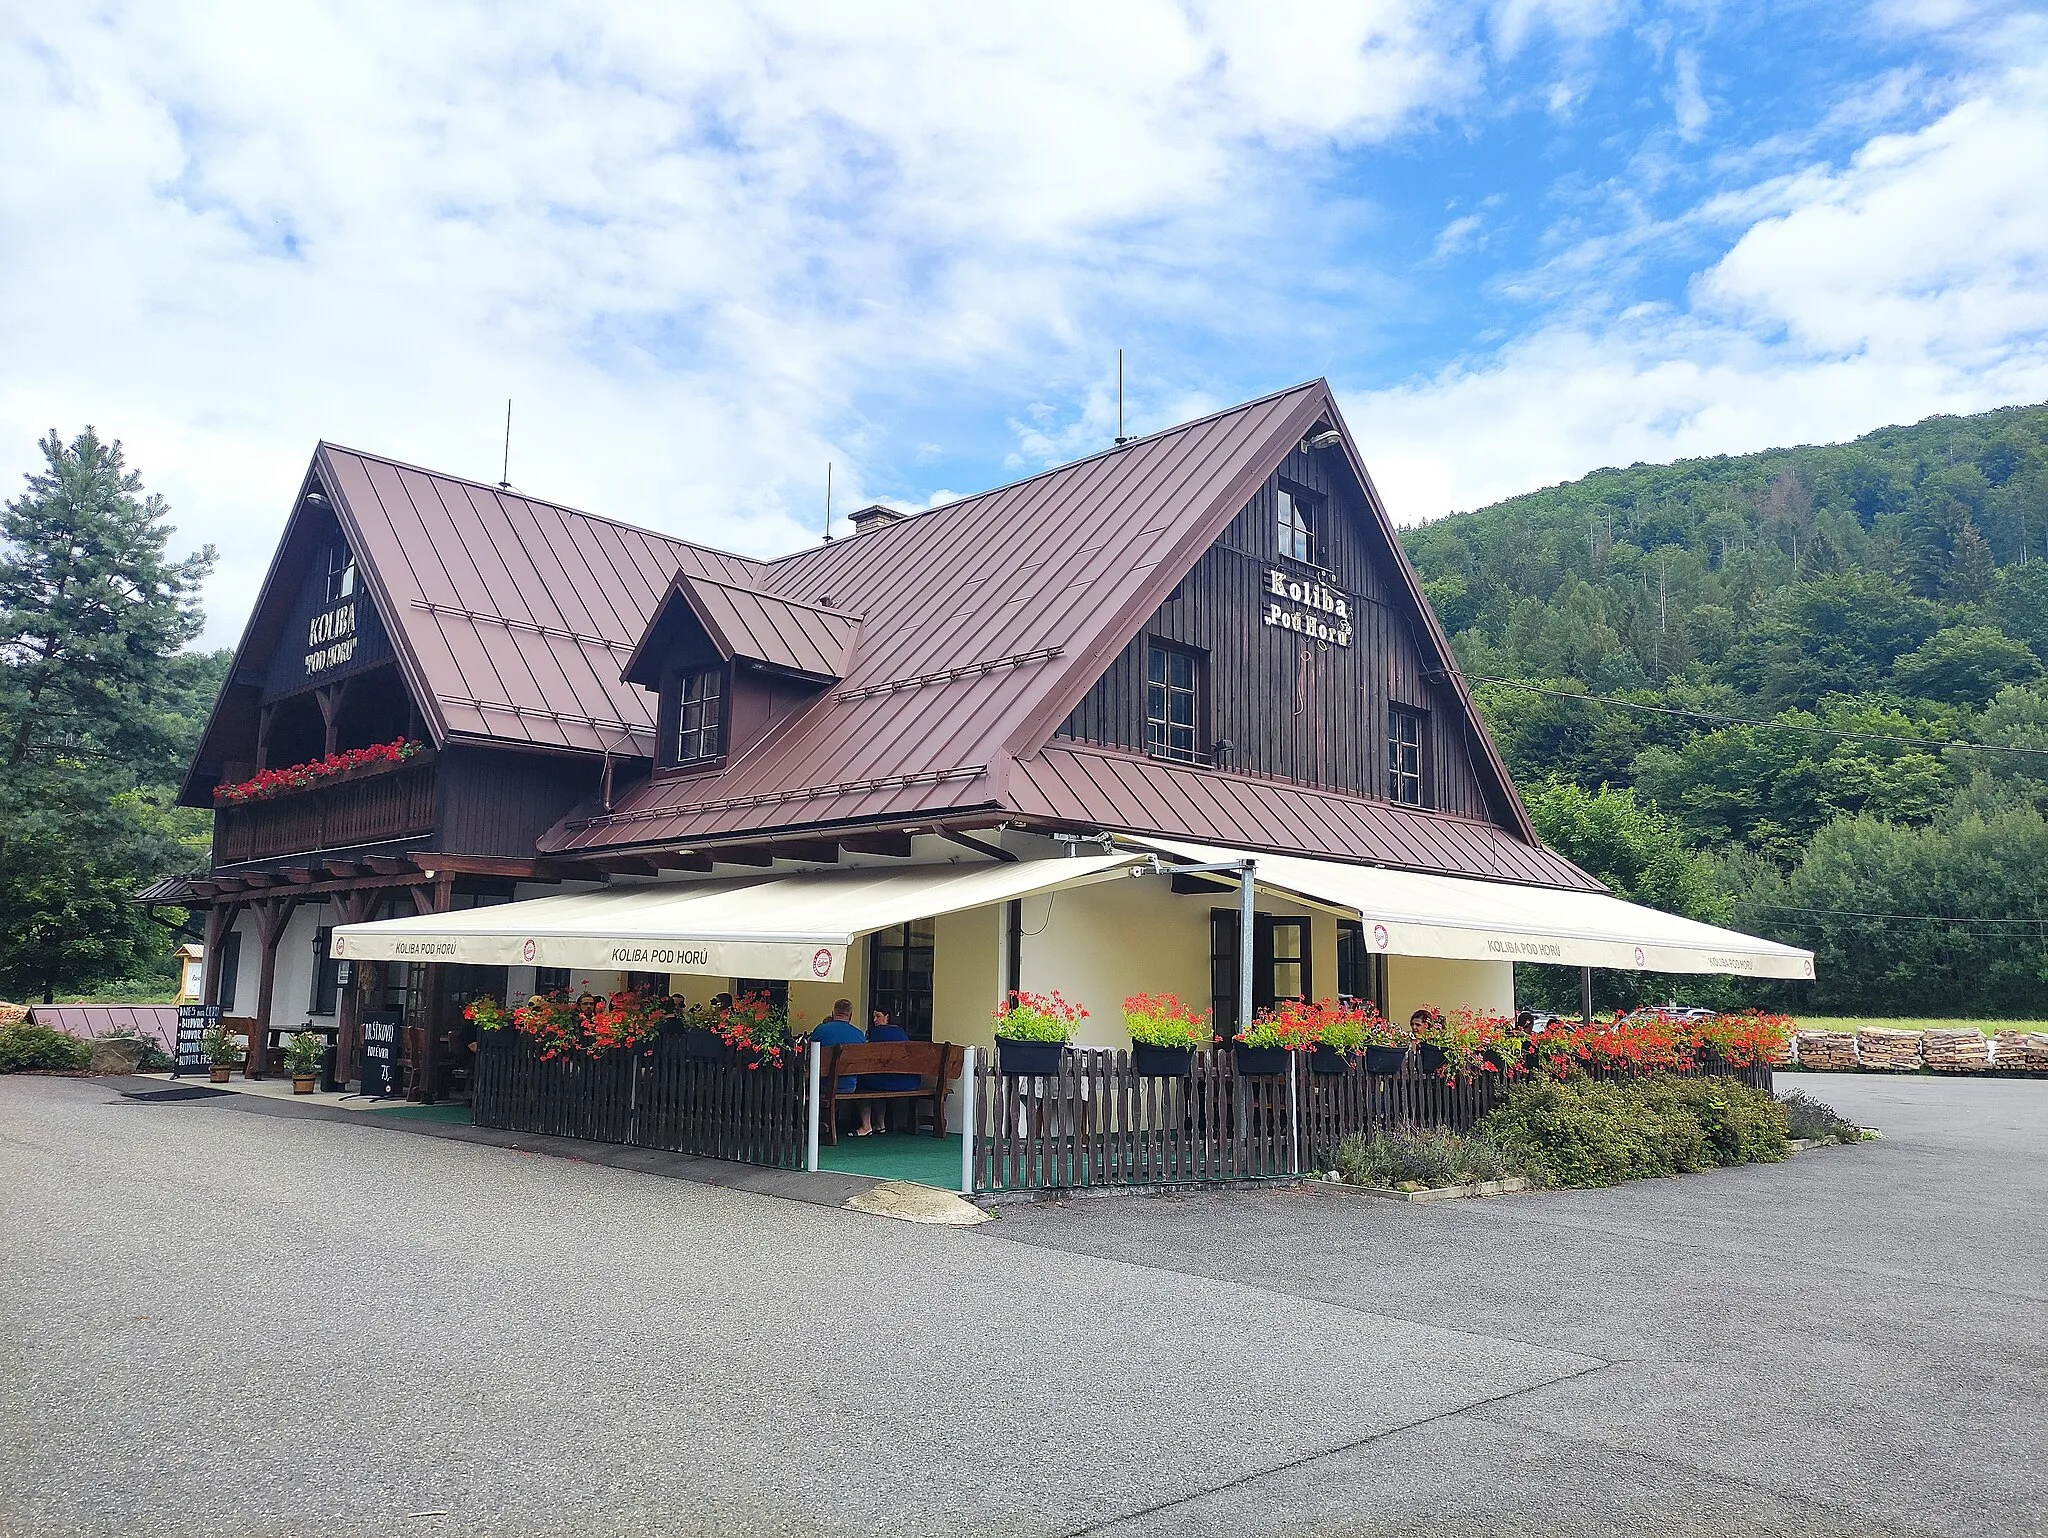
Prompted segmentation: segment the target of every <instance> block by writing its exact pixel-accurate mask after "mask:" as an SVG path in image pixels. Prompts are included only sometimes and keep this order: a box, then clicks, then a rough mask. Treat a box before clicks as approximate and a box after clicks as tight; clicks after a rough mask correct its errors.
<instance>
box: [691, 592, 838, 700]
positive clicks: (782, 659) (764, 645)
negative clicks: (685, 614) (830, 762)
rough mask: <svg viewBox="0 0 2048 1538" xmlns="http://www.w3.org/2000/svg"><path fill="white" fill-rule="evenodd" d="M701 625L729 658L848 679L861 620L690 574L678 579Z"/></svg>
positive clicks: (819, 676)
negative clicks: (848, 663) (850, 654)
mask: <svg viewBox="0 0 2048 1538" xmlns="http://www.w3.org/2000/svg"><path fill="white" fill-rule="evenodd" d="M676 591H677V593H678V594H679V595H680V596H681V597H683V598H684V599H686V600H687V601H688V602H689V605H690V608H691V609H692V611H694V612H695V614H696V616H697V619H698V621H699V623H701V624H702V625H703V626H704V628H705V630H706V631H707V632H709V633H710V636H711V639H712V641H713V642H714V643H715V644H716V645H717V646H718V649H719V650H720V651H721V652H723V653H724V654H725V655H726V656H727V657H746V658H749V659H751V660H752V661H755V662H765V663H766V664H768V666H770V667H776V668H784V669H787V670H788V671H790V672H793V673H806V674H809V675H810V676H812V677H814V678H844V677H845V676H846V657H847V653H848V651H849V650H851V649H852V646H853V637H854V632H855V631H857V630H858V629H859V628H860V616H859V615H858V614H847V613H845V612H843V611H841V610H839V609H830V608H824V607H821V606H820V605H817V604H811V603H800V602H798V601H797V600H795V599H792V598H780V597H777V596H776V595H775V594H773V593H764V592H762V591H760V590H759V589H758V588H754V587H743V586H740V585H738V584H735V583H731V582H720V581H717V580H716V579H714V578H711V577H700V576H692V575H690V574H688V573H685V574H683V575H682V576H680V577H678V578H677V579H676Z"/></svg>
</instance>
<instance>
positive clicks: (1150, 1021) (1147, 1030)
mask: <svg viewBox="0 0 2048 1538" xmlns="http://www.w3.org/2000/svg"><path fill="white" fill-rule="evenodd" d="M1124 1028H1125V1029H1126V1030H1128V1031H1129V1032H1130V1033H1131V1071H1132V1072H1134V1073H1138V1074H1142V1075H1144V1076H1145V1077H1147V1078H1154V1079H1184V1078H1186V1077H1187V1076H1188V1074H1189V1073H1190V1072H1192V1071H1193V1069H1194V1065H1195V1054H1196V1053H1197V1052H1205V1051H1207V1050H1208V1049H1209V1048H1210V1047H1212V1046H1214V1045H1215V1044H1216V1031H1215V1027H1213V1026H1212V1025H1211V1024H1210V1023H1209V1011H1208V1010H1206V1009H1190V1008H1188V1006H1187V1005H1185V1004H1183V1003H1181V1001H1180V1000H1179V999H1178V998H1177V997H1175V996H1174V995H1173V994H1170V993H1134V994H1132V995H1131V996H1130V997H1129V998H1127V999H1125V1000H1124Z"/></svg>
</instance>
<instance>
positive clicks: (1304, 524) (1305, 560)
mask: <svg viewBox="0 0 2048 1538" xmlns="http://www.w3.org/2000/svg"><path fill="white" fill-rule="evenodd" d="M1275 501H1276V503H1277V504H1278V509H1279V517H1278V520H1277V523H1278V532H1279V536H1280V540H1279V543H1280V553H1281V554H1282V555H1283V556H1285V557H1286V558H1287V559H1288V560H1290V561H1300V562H1301V563H1302V564H1303V565H1305V566H1320V565H1321V564H1322V542H1321V541H1320V540H1319V539H1318V538H1317V534H1318V532H1319V531H1318V529H1317V527H1316V525H1317V523H1318V522H1319V521H1320V520H1319V519H1318V516H1317V515H1318V513H1319V512H1320V511H1321V509H1320V508H1319V506H1318V504H1319V503H1320V502H1321V501H1322V499H1321V498H1320V497H1318V496H1317V495H1316V494H1315V493H1314V492H1310V491H1303V490H1301V489H1300V488H1299V487H1295V486H1288V485H1284V484H1283V485H1282V486H1281V487H1280V488H1279V490H1278V492H1277V494H1276V497H1275Z"/></svg>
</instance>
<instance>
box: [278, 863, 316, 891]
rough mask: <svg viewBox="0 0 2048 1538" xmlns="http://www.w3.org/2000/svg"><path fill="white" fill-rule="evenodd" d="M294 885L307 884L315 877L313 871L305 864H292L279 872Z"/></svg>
mask: <svg viewBox="0 0 2048 1538" xmlns="http://www.w3.org/2000/svg"><path fill="white" fill-rule="evenodd" d="M279 874H280V875H282V876H283V877H284V879H285V880H287V881H289V882H290V883H291V884H292V885H293V886H306V885H308V884H309V883H310V882H311V881H312V879H313V872H312V871H310V870H308V869H307V868H306V867H305V866H303V865H290V866H287V867H285V869H284V870H282V871H280V872H279Z"/></svg>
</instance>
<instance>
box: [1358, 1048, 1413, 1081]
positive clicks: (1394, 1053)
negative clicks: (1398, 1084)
mask: <svg viewBox="0 0 2048 1538" xmlns="http://www.w3.org/2000/svg"><path fill="white" fill-rule="evenodd" d="M1407 1061H1408V1049H1407V1048H1406V1047H1367V1048H1366V1049H1365V1071H1366V1072H1367V1073H1371V1074H1378V1075H1379V1076H1380V1077H1382V1078H1387V1077H1391V1076H1392V1075H1394V1074H1397V1073H1399V1072H1400V1071H1401V1069H1402V1067H1403V1066H1404V1065H1405V1064H1406V1063H1407Z"/></svg>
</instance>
